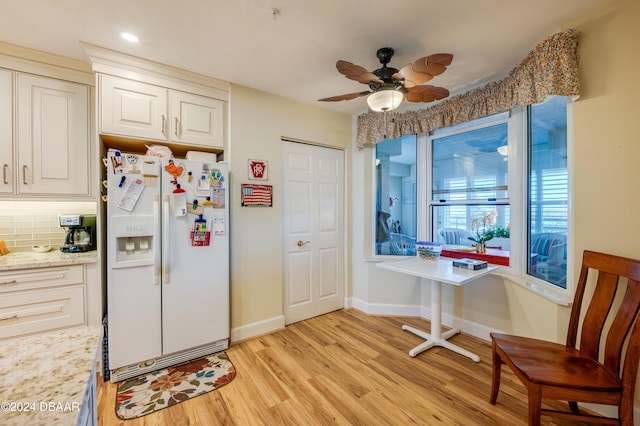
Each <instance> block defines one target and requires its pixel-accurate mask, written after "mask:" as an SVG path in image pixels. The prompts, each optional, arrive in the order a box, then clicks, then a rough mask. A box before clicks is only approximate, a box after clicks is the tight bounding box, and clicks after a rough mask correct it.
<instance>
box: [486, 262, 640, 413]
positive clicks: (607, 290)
mask: <svg viewBox="0 0 640 426" xmlns="http://www.w3.org/2000/svg"><path fill="white" fill-rule="evenodd" d="M593 275H597V280H596V279H595V278H594V277H593ZM593 283H595V288H594V290H593V291H594V292H593V296H592V297H591V302H590V303H589V305H588V308H587V307H586V303H585V309H582V305H583V297H584V295H585V288H586V287H587V284H589V285H590V286H591V284H593ZM639 308H640V261H638V260H633V259H628V258H624V257H619V256H613V255H609V254H603V253H596V252H592V251H585V252H584V256H583V260H582V269H581V271H580V278H579V279H578V286H577V288H576V294H575V298H574V302H573V306H572V308H571V316H570V318H569V330H568V333H567V342H566V345H562V344H557V343H550V342H545V341H542V340H537V339H531V338H526V337H517V336H511V335H507V334H499V333H491V343H492V349H493V381H492V384H491V396H490V399H489V402H490V403H491V404H495V403H496V398H497V397H498V390H499V388H500V370H501V366H502V364H506V365H508V366H509V367H510V368H511V370H513V372H514V373H515V375H516V376H517V377H518V378H519V379H520V381H521V382H522V383H523V384H524V385H525V387H526V388H527V393H528V398H529V425H539V424H540V416H541V415H545V416H553V417H560V418H568V419H574V420H582V421H590V422H597V423H604V424H621V425H624V426H627V425H628V426H632V425H633V403H634V391H635V385H636V374H637V372H638V361H639V360H640V321H636V317H637V316H638V311H639ZM583 311H584V312H585V313H584V319H583V320H582V322H581V321H580V319H581V312H583ZM580 323H581V324H582V325H581V330H579V329H580V327H579V324H580ZM607 330H608V331H607ZM579 332H580V343H579V345H578V346H579V347H578V346H576V341H577V338H578V333H579ZM625 343H626V344H627V346H625ZM621 367H622V368H621ZM543 399H552V400H559V401H568V402H569V408H570V411H558V410H547V409H542V400H543ZM578 402H588V403H596V404H606V405H615V406H617V407H618V418H617V419H615V418H608V417H603V416H598V415H588V414H585V413H580V411H579V409H578Z"/></svg>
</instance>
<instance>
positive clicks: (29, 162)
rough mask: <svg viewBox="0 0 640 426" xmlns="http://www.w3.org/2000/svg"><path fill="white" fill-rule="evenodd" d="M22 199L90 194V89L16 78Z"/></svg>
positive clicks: (43, 79)
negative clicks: (38, 196) (24, 197)
mask: <svg viewBox="0 0 640 426" xmlns="http://www.w3.org/2000/svg"><path fill="white" fill-rule="evenodd" d="M16 99H17V112H18V113H17V135H16V136H17V138H16V139H17V145H16V146H17V155H16V162H15V165H16V166H17V168H18V169H17V170H16V172H17V173H14V175H17V183H18V193H19V194H30V195H36V194H38V195H47V194H68V195H89V162H90V159H89V117H88V115H89V114H88V110H89V90H88V87H87V86H86V85H82V84H77V83H72V82H68V81H62V80H57V79H52V78H46V77H40V76H35V75H30V74H18V75H17V94H16Z"/></svg>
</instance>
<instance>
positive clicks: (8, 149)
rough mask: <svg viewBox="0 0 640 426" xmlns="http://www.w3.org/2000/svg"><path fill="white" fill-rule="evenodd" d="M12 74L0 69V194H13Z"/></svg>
mask: <svg viewBox="0 0 640 426" xmlns="http://www.w3.org/2000/svg"><path fill="white" fill-rule="evenodd" d="M12 80H13V73H12V72H11V71H7V70H2V69H0V153H1V154H2V155H0V161H2V164H0V165H1V166H2V181H1V182H0V194H13V190H14V180H15V179H14V176H13V169H14V167H13V164H14V163H13V161H14V160H13V83H12Z"/></svg>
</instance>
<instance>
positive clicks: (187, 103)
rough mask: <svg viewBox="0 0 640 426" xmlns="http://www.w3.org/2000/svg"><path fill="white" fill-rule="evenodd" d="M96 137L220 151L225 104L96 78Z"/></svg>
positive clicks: (150, 86) (137, 83)
mask: <svg viewBox="0 0 640 426" xmlns="http://www.w3.org/2000/svg"><path fill="white" fill-rule="evenodd" d="M99 81H100V83H99V84H100V92H99V98H100V99H99V104H100V114H99V115H100V133H101V134H106V135H115V136H123V137H126V138H134V139H148V140H155V141H159V142H171V143H177V144H183V145H189V146H194V147H196V148H197V147H204V148H210V149H220V150H222V149H224V139H225V129H224V115H225V109H226V102H224V101H221V100H218V99H214V98H209V97H206V96H199V95H195V94H192V93H187V92H182V91H179V90H173V89H168V88H165V87H162V86H157V85H153V84H147V83H144V82H140V81H133V80H128V79H125V78H120V77H114V76H111V75H100V76H99Z"/></svg>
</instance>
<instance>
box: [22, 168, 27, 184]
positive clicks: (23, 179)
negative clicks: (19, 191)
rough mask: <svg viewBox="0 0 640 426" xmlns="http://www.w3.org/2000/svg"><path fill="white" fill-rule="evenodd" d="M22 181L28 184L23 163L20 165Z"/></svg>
mask: <svg viewBox="0 0 640 426" xmlns="http://www.w3.org/2000/svg"><path fill="white" fill-rule="evenodd" d="M22 183H24V184H25V185H28V183H27V165H26V164H25V165H23V166H22Z"/></svg>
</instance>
